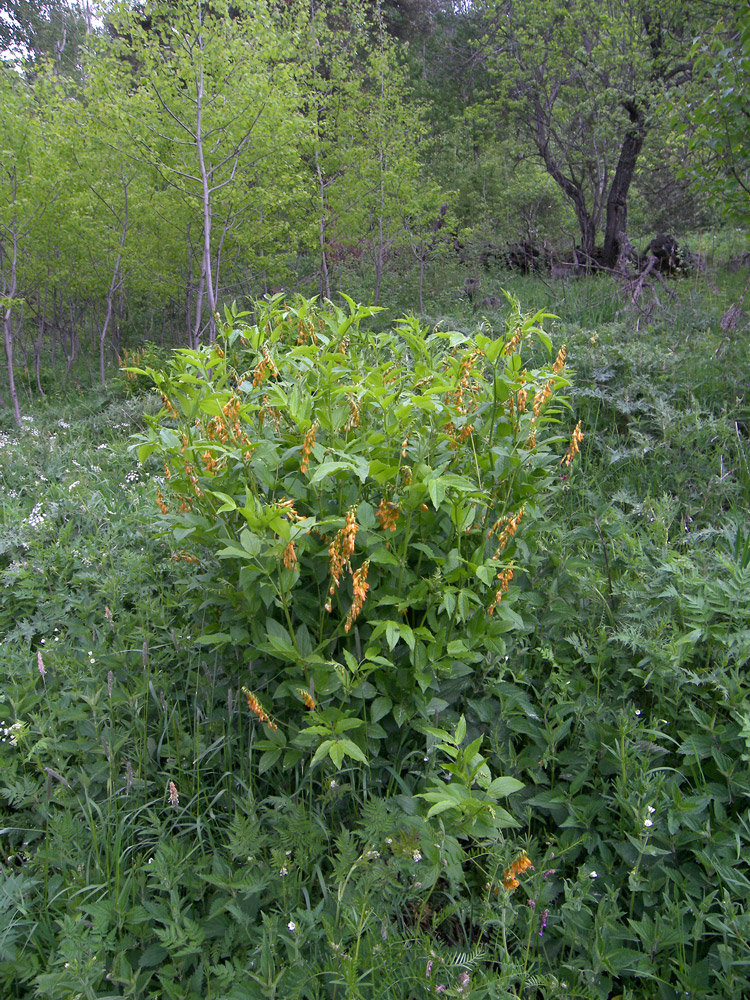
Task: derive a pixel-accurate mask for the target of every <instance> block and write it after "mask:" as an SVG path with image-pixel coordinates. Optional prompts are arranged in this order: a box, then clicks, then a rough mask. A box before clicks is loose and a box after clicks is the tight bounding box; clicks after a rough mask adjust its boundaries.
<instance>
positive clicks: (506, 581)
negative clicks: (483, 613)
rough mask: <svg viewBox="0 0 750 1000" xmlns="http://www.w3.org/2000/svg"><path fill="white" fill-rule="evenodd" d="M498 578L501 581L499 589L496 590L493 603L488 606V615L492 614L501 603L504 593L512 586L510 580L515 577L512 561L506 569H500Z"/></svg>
mask: <svg viewBox="0 0 750 1000" xmlns="http://www.w3.org/2000/svg"><path fill="white" fill-rule="evenodd" d="M497 578H498V580H499V581H500V583H499V584H498V587H497V590H496V591H495V598H494V600H493V602H492V604H490V606H489V607H488V608H487V614H488V615H491V614H492V613H493V611H494V610H495V608H496V607H497V606H498V604H499V603H500V601H502V599H503V594H507V593H508V587H509V586H510V581H511V580H512V579H513V564H512V563H511V564H510V566H506V567H505V569H502V570H500V572H499V573H498V574H497Z"/></svg>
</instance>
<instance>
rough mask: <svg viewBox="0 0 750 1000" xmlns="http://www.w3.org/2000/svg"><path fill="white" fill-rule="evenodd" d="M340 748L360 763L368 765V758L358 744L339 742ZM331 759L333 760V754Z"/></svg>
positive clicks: (346, 741) (347, 741)
mask: <svg viewBox="0 0 750 1000" xmlns="http://www.w3.org/2000/svg"><path fill="white" fill-rule="evenodd" d="M339 746H341V747H342V748H343V750H344V753H345V754H347V756H349V757H353V758H354V759H355V760H358V761H360V762H361V763H362V764H366V763H367V757H366V756H365V755H364V753H363V752H362V751H361V750H360V748H359V747H358V746H357V744H356V743H352V741H351V740H339ZM331 759H333V752H331Z"/></svg>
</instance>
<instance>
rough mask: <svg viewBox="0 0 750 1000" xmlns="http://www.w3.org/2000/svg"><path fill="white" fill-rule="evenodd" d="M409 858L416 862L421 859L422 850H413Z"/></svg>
mask: <svg viewBox="0 0 750 1000" xmlns="http://www.w3.org/2000/svg"><path fill="white" fill-rule="evenodd" d="M411 859H412V861H417V862H419V861H421V860H422V852H421V851H414V853H413V854H412V856H411Z"/></svg>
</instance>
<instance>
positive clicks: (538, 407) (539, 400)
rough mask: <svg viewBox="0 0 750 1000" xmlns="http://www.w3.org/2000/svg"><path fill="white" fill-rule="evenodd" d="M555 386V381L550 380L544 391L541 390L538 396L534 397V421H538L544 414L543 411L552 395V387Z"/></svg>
mask: <svg viewBox="0 0 750 1000" xmlns="http://www.w3.org/2000/svg"><path fill="white" fill-rule="evenodd" d="M553 384H554V380H553V379H549V381H548V382H547V384H546V385H545V387H544V388H543V389H540V390H539V391H538V392H537V394H536V396H534V419H536V418H537V417H538V416H539V414H540V413H541V412H542V409H543V408H544V407H545V406H546V405H547V403H548V402H549V398H550V396H551V395H552V386H553Z"/></svg>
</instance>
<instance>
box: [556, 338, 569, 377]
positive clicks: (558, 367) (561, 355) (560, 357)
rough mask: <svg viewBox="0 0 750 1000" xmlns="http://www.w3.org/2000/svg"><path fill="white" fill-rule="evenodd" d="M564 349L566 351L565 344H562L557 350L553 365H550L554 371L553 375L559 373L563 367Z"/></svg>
mask: <svg viewBox="0 0 750 1000" xmlns="http://www.w3.org/2000/svg"><path fill="white" fill-rule="evenodd" d="M566 351H567V348H566V346H565V344H563V345H562V347H561V348H560V350H559V351H558V352H557V357H556V358H555V363H554V365H552V371H553V372H554V373H555V375H559V374H560V372H561V371H562V370H563V368H564V367H565V353H566Z"/></svg>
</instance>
